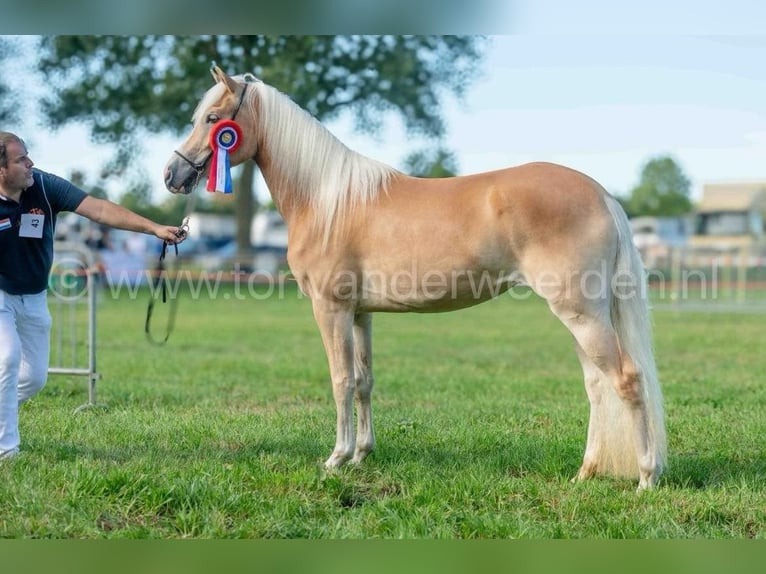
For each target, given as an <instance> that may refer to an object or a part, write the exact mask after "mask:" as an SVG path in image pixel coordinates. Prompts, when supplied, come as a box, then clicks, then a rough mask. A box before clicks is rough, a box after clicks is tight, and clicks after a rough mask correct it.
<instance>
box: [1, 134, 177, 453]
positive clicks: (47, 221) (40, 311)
mask: <svg viewBox="0 0 766 574" xmlns="http://www.w3.org/2000/svg"><path fill="white" fill-rule="evenodd" d="M33 165H34V164H33V162H32V160H31V159H30V158H29V155H28V154H27V148H26V145H25V144H24V141H23V140H22V139H21V138H19V137H18V136H16V135H15V134H12V133H10V132H5V131H0V461H1V460H3V459H7V458H10V457H12V456H14V455H16V454H17V453H18V452H19V424H18V412H19V404H20V403H21V402H23V401H25V400H26V399H28V398H29V397H31V396H32V395H34V394H35V393H36V392H37V391H39V390H40V389H41V388H42V387H43V385H44V384H45V380H46V378H47V374H48V360H49V357H48V353H49V347H50V342H49V335H50V326H51V317H50V313H49V312H48V303H47V295H46V289H47V287H48V276H49V273H50V270H51V265H52V262H53V232H54V228H55V226H56V214H57V213H59V212H61V211H74V212H75V213H77V214H79V215H82V216H84V217H86V218H88V219H90V220H92V221H95V222H97V223H100V224H103V225H108V226H110V227H117V228H119V229H126V230H129V231H138V232H141V233H147V234H151V235H155V236H157V237H159V238H160V239H162V240H163V241H167V242H168V243H180V242H181V241H183V240H184V239H185V234H184V233H183V231H182V230H181V229H179V228H178V227H174V226H166V225H160V224H158V223H155V222H154V221H151V220H149V219H146V218H145V217H141V216H140V215H138V214H137V213H134V212H132V211H130V210H129V209H126V208H124V207H122V206H120V205H117V204H115V203H112V202H110V201H107V200H104V199H98V198H95V197H92V196H89V195H88V194H86V193H85V192H84V191H82V190H81V189H79V188H77V187H76V186H74V185H73V184H72V183H70V182H69V181H67V180H65V179H63V178H60V177H58V176H55V175H53V174H50V173H46V172H43V171H40V170H38V169H32V166H33Z"/></svg>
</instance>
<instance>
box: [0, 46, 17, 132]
mask: <svg viewBox="0 0 766 574" xmlns="http://www.w3.org/2000/svg"><path fill="white" fill-rule="evenodd" d="M16 54H17V47H16V45H15V43H14V42H13V41H12V40H9V39H7V38H5V37H0V63H2V62H4V61H5V60H9V59H10V58H11V57H13V56H15V55H16ZM8 77H9V76H8V75H7V74H3V75H2V76H1V77H0V124H2V125H8V124H12V123H15V122H18V121H19V113H18V109H19V101H18V97H17V96H16V94H15V93H14V92H13V91H12V90H11V88H10V86H9V85H8V83H7V80H8Z"/></svg>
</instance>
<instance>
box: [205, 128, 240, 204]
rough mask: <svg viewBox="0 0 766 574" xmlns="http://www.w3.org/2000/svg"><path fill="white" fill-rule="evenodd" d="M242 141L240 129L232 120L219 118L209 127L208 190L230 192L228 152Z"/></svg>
mask: <svg viewBox="0 0 766 574" xmlns="http://www.w3.org/2000/svg"><path fill="white" fill-rule="evenodd" d="M240 143H242V129H241V128H240V127H239V124H238V123H237V122H235V121H234V120H219V121H217V122H216V123H214V124H213V127H211V128H210V147H211V148H212V149H213V157H212V158H211V159H210V171H209V172H208V177H207V186H206V189H207V190H208V191H212V192H215V191H220V192H223V193H231V191H232V187H231V166H230V165H229V154H230V153H231V152H233V151H234V150H235V149H237V148H238V147H239V144H240Z"/></svg>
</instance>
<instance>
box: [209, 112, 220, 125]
mask: <svg viewBox="0 0 766 574" xmlns="http://www.w3.org/2000/svg"><path fill="white" fill-rule="evenodd" d="M219 119H220V118H219V117H218V116H217V115H216V114H208V115H207V118H206V121H207V123H209V124H214V123H215V122H217V121H218V120H219Z"/></svg>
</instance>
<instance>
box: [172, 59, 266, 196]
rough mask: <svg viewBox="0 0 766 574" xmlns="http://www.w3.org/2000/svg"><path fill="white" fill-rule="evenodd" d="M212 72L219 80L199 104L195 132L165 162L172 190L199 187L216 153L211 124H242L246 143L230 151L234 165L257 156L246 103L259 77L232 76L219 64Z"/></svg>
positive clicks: (243, 139)
mask: <svg viewBox="0 0 766 574" xmlns="http://www.w3.org/2000/svg"><path fill="white" fill-rule="evenodd" d="M210 72H211V73H212V75H213V78H214V79H215V82H216V83H215V85H214V86H213V87H212V88H210V89H209V90H208V91H207V92H206V93H205V95H204V96H203V97H202V99H201V100H200V102H199V104H197V108H196V110H195V111H194V115H193V116H192V130H191V133H190V134H189V135H188V136H187V138H186V140H185V141H184V142H183V143H182V144H181V145H180V146H179V147H178V149H176V150H175V151H174V152H173V155H172V156H171V157H170V159H169V160H168V163H167V164H165V174H164V175H165V187H167V189H168V191H170V192H171V193H184V194H186V193H191V192H192V191H193V190H194V188H195V187H196V186H197V183H198V182H199V180H200V178H201V177H202V175H203V174H204V173H205V170H206V168H207V167H208V164H209V163H210V158H211V156H212V150H211V148H210V127H211V126H212V125H213V124H215V123H216V122H217V121H219V120H222V119H236V120H237V122H238V123H239V124H240V125H241V127H242V132H243V137H242V143H241V144H240V145H239V147H237V149H236V150H233V151H232V152H231V153H230V154H229V162H230V165H231V166H235V165H238V164H240V163H242V162H243V161H245V160H246V159H248V158H250V157H253V156H254V155H255V148H256V141H255V138H253V137H252V136H251V135H250V132H252V129H251V128H252V118H251V117H250V116H251V111H250V110H249V109H248V108H249V106H247V105H245V106H243V102H244V100H245V96H246V93H247V92H248V89H247V87H248V84H249V83H250V82H254V81H256V80H255V78H254V77H253V76H252V75H250V74H245V75H243V76H235V77H231V76H229V75H228V74H227V73H226V72H224V71H223V70H221V68H219V67H218V66H216V65H213V67H212V68H211V70H210Z"/></svg>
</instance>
